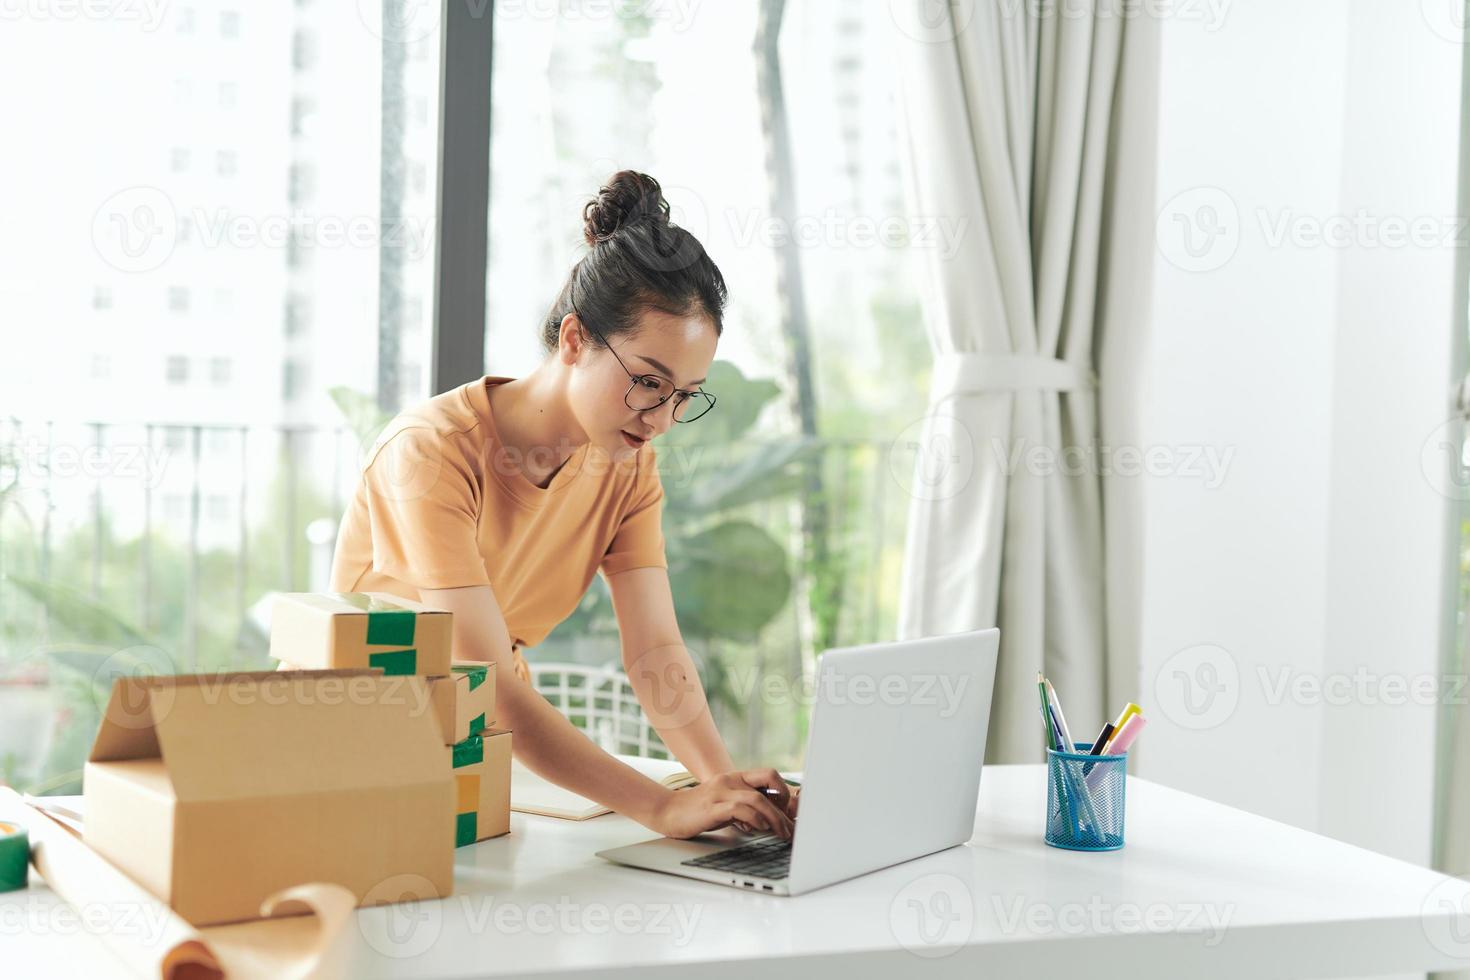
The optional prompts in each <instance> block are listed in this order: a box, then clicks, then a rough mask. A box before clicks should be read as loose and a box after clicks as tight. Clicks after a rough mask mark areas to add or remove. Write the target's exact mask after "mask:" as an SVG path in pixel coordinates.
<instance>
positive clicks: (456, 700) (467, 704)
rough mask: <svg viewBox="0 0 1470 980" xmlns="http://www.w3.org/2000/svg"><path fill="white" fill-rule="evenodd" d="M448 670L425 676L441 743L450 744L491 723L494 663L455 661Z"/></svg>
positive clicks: (493, 705) (485, 727)
mask: <svg viewBox="0 0 1470 980" xmlns="http://www.w3.org/2000/svg"><path fill="white" fill-rule="evenodd" d="M449 670H450V673H449V676H447V677H429V678H426V680H427V681H428V682H429V700H430V703H431V704H432V705H433V709H434V716H435V717H436V718H438V719H439V725H440V727H441V728H442V729H443V731H444V744H445V745H454V744H455V743H457V742H463V741H464V740H465V739H467V738H469V737H470V736H471V735H478V734H479V733H480V732H483V731H485V729H487V728H489V727H491V726H492V725H494V724H495V665H494V664H477V663H458V662H456V663H455V664H454V665H452V666H451V667H450V668H449Z"/></svg>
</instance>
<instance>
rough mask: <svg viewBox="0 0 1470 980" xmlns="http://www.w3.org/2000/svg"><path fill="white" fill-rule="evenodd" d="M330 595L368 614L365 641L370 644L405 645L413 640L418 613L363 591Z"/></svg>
mask: <svg viewBox="0 0 1470 980" xmlns="http://www.w3.org/2000/svg"><path fill="white" fill-rule="evenodd" d="M332 595H334V596H336V597H337V598H338V599H340V600H342V601H343V602H345V603H347V604H348V605H349V606H352V607H353V608H355V609H361V610H362V611H363V612H365V613H367V614H368V625H367V642H368V644H369V645H371V646H395V647H406V646H408V645H409V644H410V643H412V642H413V630H414V624H415V623H416V622H417V621H418V613H416V612H414V611H413V610H412V609H408V608H406V607H404V606H400V605H398V604H397V603H393V602H388V601H386V600H383V599H376V598H374V597H372V596H370V595H367V594H366V593H363V592H333V593H332Z"/></svg>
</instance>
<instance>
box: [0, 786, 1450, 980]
mask: <svg viewBox="0 0 1470 980" xmlns="http://www.w3.org/2000/svg"><path fill="white" fill-rule="evenodd" d="M1044 778H1045V774H1044V768H1043V767H1042V766H995V767H990V768H987V769H986V770H985V773H984V776H983V778H982V780H981V790H980V813H979V816H978V817H977V819H976V831H975V836H974V838H973V840H971V842H970V843H969V844H968V845H966V846H964V847H957V848H951V849H950V850H948V851H944V852H942V853H939V854H935V855H930V856H929V857H926V858H922V859H920V860H918V861H915V862H910V863H908V864H904V865H900V866H898V867H894V868H888V869H886V870H884V871H879V872H876V873H874V874H871V875H865V876H863V877H861V878H857V879H854V880H851V881H847V882H843V883H841V884H837V885H833V886H831V887H828V888H824V889H821V890H819V891H816V892H812V893H809V894H807V895H802V896H798V897H796V898H778V897H775V896H770V895H761V894H758V893H753V892H750V891H745V890H739V891H737V890H735V889H731V888H725V887H721V886H717V885H706V884H703V883H701V882H697V881H692V880H688V879H682V878H677V877H673V876H668V875H659V874H654V873H650V872H646V871H638V870H634V869H629V868H622V867H618V866H616V865H612V864H609V863H607V862H605V861H603V860H602V859H601V858H598V857H595V856H594V854H593V852H594V851H597V850H599V849H601V848H605V847H609V846H615V845H619V844H626V843H631V842H634V841H638V840H642V839H645V838H647V837H648V836H650V835H649V833H648V831H647V830H645V829H644V828H642V827H640V826H639V825H638V824H636V823H634V822H632V821H631V820H627V819H626V818H623V817H620V816H617V815H611V814H610V815H607V816H603V817H598V818H596V819H594V820H590V821H587V822H584V823H572V822H568V821H561V820H554V819H551V818H546V817H535V816H527V815H523V814H519V813H515V814H512V816H511V833H510V835H508V836H506V837H501V838H497V839H495V840H491V841H485V842H482V843H480V844H477V845H475V846H473V847H468V848H464V849H462V850H460V851H459V852H458V872H457V875H456V888H457V890H458V893H457V894H456V895H454V896H453V897H452V898H450V899H448V900H446V901H444V902H442V903H436V904H431V905H427V906H419V907H417V908H416V909H412V910H411V911H410V910H408V907H405V906H399V907H390V908H375V909H364V910H361V911H360V912H359V913H358V919H359V921H358V926H359V928H358V930H357V931H356V932H355V933H354V934H353V935H352V936H351V937H350V941H351V942H352V943H353V944H354V946H355V949H354V950H353V959H352V962H353V967H352V972H351V975H352V976H354V977H359V976H369V977H467V976H527V975H537V976H544V977H563V976H565V977H571V976H600V977H613V976H619V977H634V976H637V977H648V976H652V975H655V974H656V975H660V976H671V977H672V976H679V977H687V976H693V975H697V976H701V977H737V976H738V977H740V978H741V980H750V978H751V977H752V976H789V975H794V974H796V973H798V972H800V974H801V975H802V976H804V977H808V976H810V977H826V976H832V977H842V978H843V980H858V978H862V977H875V978H884V980H887V978H891V977H905V976H913V975H919V974H922V975H925V976H953V977H961V976H963V977H966V978H970V980H973V978H976V977H985V978H995V977H1028V978H1035V977H1060V976H1066V975H1069V974H1073V973H1075V974H1076V975H1078V976H1088V977H1112V976H1121V975H1123V974H1124V973H1125V972H1126V973H1127V974H1128V975H1130V976H1132V977H1137V978H1154V977H1157V978H1168V980H1175V978H1179V977H1221V978H1236V977H1245V976H1250V977H1266V976H1279V977H1334V976H1366V975H1373V974H1385V973H1394V972H1413V971H1426V970H1433V969H1455V968H1461V969H1464V968H1470V883H1467V882H1464V881H1460V880H1457V879H1454V878H1449V877H1446V876H1444V875H1440V874H1438V873H1436V872H1433V871H1429V870H1426V869H1424V868H1419V867H1415V866H1413V865H1410V864H1406V863H1404V862H1402V861H1398V860H1395V859H1392V858H1388V857H1384V856H1382V855H1380V854H1376V853H1373V852H1370V851H1365V850H1362V849H1360V848H1356V847H1352V846H1350V845H1347V844H1343V843H1340V842H1338V841H1334V840H1331V839H1329V838H1326V837H1320V836H1318V835H1316V834H1312V833H1308V832H1306V831H1303V830H1298V829H1295V828H1292V827H1289V826H1286V825H1284V824H1280V823H1276V822H1274V821H1271V820H1267V819H1265V818H1263V817H1258V816H1254V815H1252V814H1249V813H1245V812H1243V811H1240V810H1235V809H1231V808H1229V807H1225V806H1221V805H1219V804H1215V803H1210V802H1208V801H1206V800H1202V799H1200V798H1198V797H1195V796H1190V795H1188V794H1185V793H1180V792H1176V791H1174V790H1170V789H1167V788H1165V787H1162V786H1159V785H1157V784H1154V783H1150V782H1147V781H1145V780H1139V779H1133V778H1131V777H1130V779H1129V785H1128V816H1127V846H1126V847H1124V848H1123V849H1122V850H1120V851H1115V852H1111V853H1098V854H1089V853H1077V852H1071V851H1063V850H1058V849H1055V848H1051V847H1047V846H1046V845H1045V844H1043V842H1042V839H1041V837H1042V824H1043V809H1044V803H1045V794H1046V789H1045V782H1044ZM21 901H24V902H26V903H27V904H28V905H29V906H30V910H31V914H33V915H34V914H36V909H37V908H45V907H49V906H50V905H51V904H52V903H55V902H56V901H57V900H56V899H55V897H54V896H51V895H50V894H49V893H48V892H46V890H45V889H32V890H31V891H30V892H21V893H11V894H10V895H0V961H5V962H6V966H7V967H9V966H10V965H11V964H16V963H20V964H25V965H24V966H23V967H22V971H21V973H17V974H10V975H15V976H22V975H23V976H28V977H29V976H45V975H47V971H54V973H53V975H55V976H58V977H59V976H77V975H92V976H101V975H104V974H103V973H102V972H101V971H102V970H104V969H106V967H107V965H108V964H109V963H110V962H111V961H110V960H109V959H108V954H107V953H106V951H105V950H103V949H102V948H101V947H100V945H99V944H97V943H96V941H95V940H93V939H92V938H91V937H90V936H87V935H85V934H81V935H76V934H74V933H75V931H74V930H73V931H72V934H63V933H61V932H58V931H57V930H56V929H50V930H47V932H48V934H44V935H36V934H32V933H29V932H27V933H23V934H20V935H17V932H16V930H15V929H14V928H13V926H14V921H13V919H14V916H13V915H11V916H9V918H10V919H11V920H12V921H10V922H9V923H8V924H7V922H6V919H7V916H6V914H5V907H6V905H7V904H10V905H14V904H16V903H17V902H21ZM389 927H391V930H392V931H391V934H390V932H389ZM17 940H18V941H17ZM17 957H19V959H17ZM43 967H44V969H43ZM752 967H756V968H757V969H756V971H755V972H752ZM6 972H9V971H8V970H7V971H6Z"/></svg>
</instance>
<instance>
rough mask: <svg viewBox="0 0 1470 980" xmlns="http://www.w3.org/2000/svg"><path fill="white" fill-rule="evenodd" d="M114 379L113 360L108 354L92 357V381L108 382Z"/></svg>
mask: <svg viewBox="0 0 1470 980" xmlns="http://www.w3.org/2000/svg"><path fill="white" fill-rule="evenodd" d="M110 377H112V358H110V357H108V356H107V355H106V354H93V355H92V380H93V381H106V380H107V379H108V378H110Z"/></svg>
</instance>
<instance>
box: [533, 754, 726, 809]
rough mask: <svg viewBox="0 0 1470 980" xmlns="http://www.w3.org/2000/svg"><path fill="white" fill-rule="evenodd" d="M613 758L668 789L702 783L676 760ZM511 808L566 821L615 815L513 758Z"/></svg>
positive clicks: (633, 757) (631, 757) (623, 756)
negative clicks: (537, 773)
mask: <svg viewBox="0 0 1470 980" xmlns="http://www.w3.org/2000/svg"><path fill="white" fill-rule="evenodd" d="M613 758H615V759H617V760H618V761H620V762H626V763H627V764H628V765H630V766H632V767H633V768H634V769H637V770H638V771H639V772H641V773H643V775H645V776H647V777H648V778H649V779H652V780H653V781H654V782H656V783H662V784H663V785H664V786H666V787H668V788H669V789H683V788H684V787H685V786H693V785H695V784H696V783H698V782H699V780H697V779H695V778H694V776H693V775H692V774H691V773H690V772H689V770H687V769H685V768H684V767H683V766H681V765H680V764H679V762H678V760H677V759H644V758H642V757H640V756H636V755H614V756H613ZM510 808H511V809H512V810H519V811H520V812H521V813H538V814H540V815H542V816H545V817H561V818H562V819H564V820H586V819H588V818H589V817H599V816H601V815H602V814H604V813H611V812H612V811H611V810H609V809H608V808H607V807H605V806H603V805H602V804H600V803H594V802H593V801H592V800H589V799H587V797H585V796H579V795H578V794H576V793H573V792H572V791H571V790H569V789H563V788H562V787H560V786H558V785H556V784H555V783H553V782H550V781H548V780H546V779H543V778H541V777H540V776H538V775H536V774H535V773H534V772H532V771H531V770H529V769H527V768H526V767H525V766H523V765H521V760H519V759H512V760H511V763H510Z"/></svg>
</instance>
